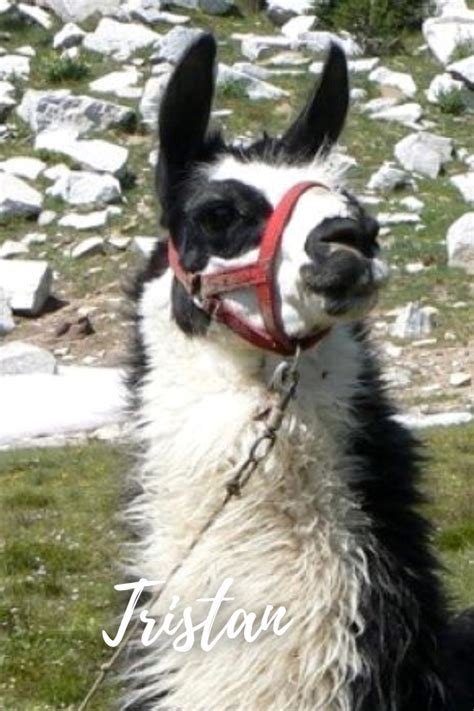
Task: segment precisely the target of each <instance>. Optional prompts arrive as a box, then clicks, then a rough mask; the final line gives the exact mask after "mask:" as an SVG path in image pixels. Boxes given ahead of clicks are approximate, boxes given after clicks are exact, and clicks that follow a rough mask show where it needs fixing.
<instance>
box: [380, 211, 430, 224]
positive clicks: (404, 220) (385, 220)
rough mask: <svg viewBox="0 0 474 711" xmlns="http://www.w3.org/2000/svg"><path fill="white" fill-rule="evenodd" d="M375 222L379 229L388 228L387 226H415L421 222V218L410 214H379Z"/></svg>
mask: <svg viewBox="0 0 474 711" xmlns="http://www.w3.org/2000/svg"><path fill="white" fill-rule="evenodd" d="M377 221H378V223H379V225H380V226H381V227H388V226H389V225H416V224H418V223H420V222H421V218H420V216H419V215H415V214H413V213H412V212H391V213H390V212H379V214H378V215H377Z"/></svg>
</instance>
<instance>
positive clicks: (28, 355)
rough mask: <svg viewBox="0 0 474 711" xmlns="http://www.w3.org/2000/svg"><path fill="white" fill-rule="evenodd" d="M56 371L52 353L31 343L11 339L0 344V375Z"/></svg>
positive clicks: (51, 372)
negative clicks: (4, 343) (9, 341)
mask: <svg viewBox="0 0 474 711" xmlns="http://www.w3.org/2000/svg"><path fill="white" fill-rule="evenodd" d="M55 372H56V359H55V357H54V356H53V354H52V353H50V352H49V351H47V350H45V349H44V348H39V347H38V346H34V345H33V344H32V343H23V342H22V341H12V342H11V343H7V344H6V345H4V346H0V376H4V375H32V374H33V373H47V374H50V375H53V374H54V373H55Z"/></svg>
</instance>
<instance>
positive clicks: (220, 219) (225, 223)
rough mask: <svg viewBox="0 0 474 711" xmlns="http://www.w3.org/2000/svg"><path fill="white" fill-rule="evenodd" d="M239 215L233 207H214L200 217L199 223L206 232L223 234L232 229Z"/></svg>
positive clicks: (222, 205) (221, 205)
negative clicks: (231, 226) (229, 228)
mask: <svg viewBox="0 0 474 711" xmlns="http://www.w3.org/2000/svg"><path fill="white" fill-rule="evenodd" d="M237 216H238V213H237V211H236V210H235V208H234V207H232V205H224V204H219V205H214V206H212V207H209V208H208V209H207V210H204V211H203V212H202V213H201V215H200V216H199V222H200V224H201V226H202V227H203V228H204V230H205V231H206V232H209V233H211V234H212V233H215V232H222V231H223V230H225V229H227V228H228V227H230V225H231V224H232V223H233V222H234V221H235V219H236V218H237Z"/></svg>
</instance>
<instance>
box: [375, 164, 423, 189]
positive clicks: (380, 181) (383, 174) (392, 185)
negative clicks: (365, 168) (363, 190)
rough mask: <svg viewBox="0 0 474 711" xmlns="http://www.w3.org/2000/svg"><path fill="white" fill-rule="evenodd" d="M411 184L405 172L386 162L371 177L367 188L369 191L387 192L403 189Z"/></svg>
mask: <svg viewBox="0 0 474 711" xmlns="http://www.w3.org/2000/svg"><path fill="white" fill-rule="evenodd" d="M411 182H412V179H411V178H410V176H409V174H408V173H407V172H406V171H404V170H401V168H397V167H396V166H395V164H394V163H392V162H388V161H386V162H385V163H383V165H382V166H381V167H380V168H379V169H378V170H377V172H376V173H374V174H373V175H372V176H371V178H370V180H369V182H368V184H367V187H368V189H369V190H377V191H380V192H389V191H391V190H396V189H397V188H404V187H406V186H407V185H409V184H410V183H411Z"/></svg>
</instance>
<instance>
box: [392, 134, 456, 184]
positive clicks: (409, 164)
mask: <svg viewBox="0 0 474 711" xmlns="http://www.w3.org/2000/svg"><path fill="white" fill-rule="evenodd" d="M452 154H453V141H452V139H451V138H445V137H444V136H437V135H435V134H434V133H427V132H423V131H420V132H419V133H412V134H410V135H409V136H406V137H405V138H403V139H402V140H401V141H399V142H398V143H397V145H396V146H395V156H396V157H397V158H398V160H399V161H400V163H401V164H402V166H403V167H404V168H405V169H406V170H411V171H414V172H415V173H421V174H422V175H426V176H427V177H429V178H436V177H438V175H439V172H440V170H441V168H442V167H443V165H444V164H445V163H447V162H448V161H449V160H451V158H452Z"/></svg>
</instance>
